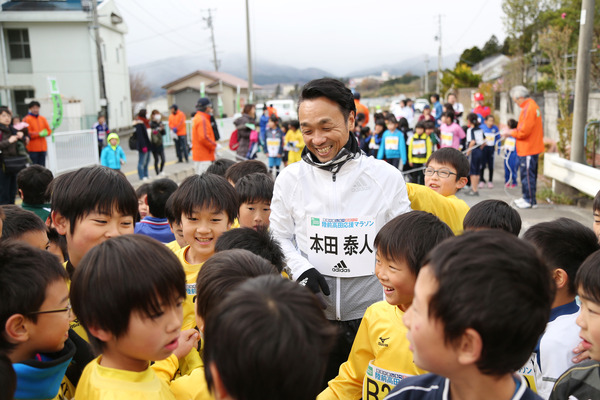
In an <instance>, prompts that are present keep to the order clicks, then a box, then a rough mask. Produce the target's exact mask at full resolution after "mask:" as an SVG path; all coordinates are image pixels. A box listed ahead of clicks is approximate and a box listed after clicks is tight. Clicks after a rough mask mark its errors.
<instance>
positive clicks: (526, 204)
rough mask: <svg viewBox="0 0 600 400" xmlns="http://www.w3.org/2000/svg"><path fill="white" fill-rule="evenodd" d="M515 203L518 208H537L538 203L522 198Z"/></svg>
mask: <svg viewBox="0 0 600 400" xmlns="http://www.w3.org/2000/svg"><path fill="white" fill-rule="evenodd" d="M514 203H515V207H517V208H537V204H533V205H532V204H531V203H530V202H528V201H527V200H525V199H523V198H521V199H518V200H515V201H514Z"/></svg>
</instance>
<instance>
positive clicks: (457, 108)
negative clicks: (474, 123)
mask: <svg viewBox="0 0 600 400" xmlns="http://www.w3.org/2000/svg"><path fill="white" fill-rule="evenodd" d="M447 99H448V103H449V104H452V109H453V110H454V116H455V118H456V121H457V122H458V123H460V118H461V117H462V115H463V113H464V112H465V107H463V105H462V103H459V102H458V99H457V98H456V93H454V92H450V93H448V97H447Z"/></svg>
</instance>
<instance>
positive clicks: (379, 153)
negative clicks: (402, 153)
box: [377, 133, 387, 160]
mask: <svg viewBox="0 0 600 400" xmlns="http://www.w3.org/2000/svg"><path fill="white" fill-rule="evenodd" d="M386 136H387V135H386V133H384V134H383V136H381V142H380V143H379V150H377V159H378V160H383V157H384V156H385V138H386Z"/></svg>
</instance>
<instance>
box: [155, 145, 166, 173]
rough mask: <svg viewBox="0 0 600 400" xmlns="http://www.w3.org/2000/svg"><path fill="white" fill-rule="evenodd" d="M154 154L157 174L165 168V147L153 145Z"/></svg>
mask: <svg viewBox="0 0 600 400" xmlns="http://www.w3.org/2000/svg"><path fill="white" fill-rule="evenodd" d="M152 156H153V157H154V170H155V171H156V175H158V174H160V173H161V172H162V171H163V168H165V147H164V146H160V147H156V148H155V147H153V148H152ZM159 167H160V168H159Z"/></svg>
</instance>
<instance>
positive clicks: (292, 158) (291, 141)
mask: <svg viewBox="0 0 600 400" xmlns="http://www.w3.org/2000/svg"><path fill="white" fill-rule="evenodd" d="M285 144H286V145H292V146H294V148H295V149H296V150H290V151H289V153H288V164H293V163H295V162H297V161H300V160H301V159H302V150H304V146H305V143H304V137H303V136H302V132H300V131H299V130H297V131H295V130H293V129H288V131H287V133H286V134H285Z"/></svg>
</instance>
